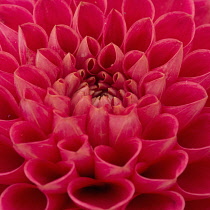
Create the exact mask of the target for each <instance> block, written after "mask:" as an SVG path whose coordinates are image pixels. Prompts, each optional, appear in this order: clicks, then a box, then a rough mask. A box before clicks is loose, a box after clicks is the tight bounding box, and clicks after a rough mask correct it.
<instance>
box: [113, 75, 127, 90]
mask: <svg viewBox="0 0 210 210" xmlns="http://www.w3.org/2000/svg"><path fill="white" fill-rule="evenodd" d="M112 78H113V82H114V84H113V85H112V86H113V87H114V88H117V89H121V88H123V85H124V83H125V77H124V75H123V74H122V73H120V72H116V73H115V74H114V75H113V77H112Z"/></svg>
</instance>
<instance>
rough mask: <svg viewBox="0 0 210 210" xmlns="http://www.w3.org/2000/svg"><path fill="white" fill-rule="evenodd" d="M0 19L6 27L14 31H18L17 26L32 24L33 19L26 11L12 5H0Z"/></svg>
mask: <svg viewBox="0 0 210 210" xmlns="http://www.w3.org/2000/svg"><path fill="white" fill-rule="evenodd" d="M13 17H15V18H13ZM0 19H1V21H2V22H3V23H4V24H5V25H6V26H8V27H9V28H11V29H13V30H15V31H17V30H18V26H19V25H21V24H23V23H28V22H31V23H32V22H33V17H32V15H31V13H30V12H29V11H28V10H27V9H25V8H23V7H20V6H17V5H12V4H1V5H0Z"/></svg>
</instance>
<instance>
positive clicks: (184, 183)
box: [177, 156, 210, 200]
mask: <svg viewBox="0 0 210 210" xmlns="http://www.w3.org/2000/svg"><path fill="white" fill-rule="evenodd" d="M209 174H210V168H209V157H208V156H206V157H205V158H202V159H201V160H199V161H196V162H193V163H191V164H188V166H187V168H186V169H185V170H184V172H183V173H182V174H181V175H180V176H179V177H178V179H177V190H178V191H179V192H180V193H181V194H182V195H183V196H184V198H185V199H187V200H193V199H195V200H196V199H201V198H209V195H210V180H209ZM192 183H193V184H192Z"/></svg>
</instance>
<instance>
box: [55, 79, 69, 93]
mask: <svg viewBox="0 0 210 210" xmlns="http://www.w3.org/2000/svg"><path fill="white" fill-rule="evenodd" d="M52 87H53V89H54V90H55V91H57V93H58V94H59V95H66V92H67V82H66V81H65V80H64V79H62V78H60V79H58V80H57V81H55V83H54V84H53V85H52Z"/></svg>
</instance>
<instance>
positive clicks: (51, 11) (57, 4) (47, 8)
mask: <svg viewBox="0 0 210 210" xmlns="http://www.w3.org/2000/svg"><path fill="white" fill-rule="evenodd" d="M55 14H56V15H55ZM34 20H35V22H36V23H37V24H38V25H40V26H42V27H43V28H44V29H45V31H46V32H47V34H50V32H51V30H52V29H53V27H54V25H58V24H65V25H70V24H71V21H72V12H71V9H70V8H69V6H68V5H67V4H66V3H65V2H64V1H56V0H50V1H45V0H38V1H37V2H36V4H35V7H34Z"/></svg>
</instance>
